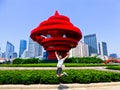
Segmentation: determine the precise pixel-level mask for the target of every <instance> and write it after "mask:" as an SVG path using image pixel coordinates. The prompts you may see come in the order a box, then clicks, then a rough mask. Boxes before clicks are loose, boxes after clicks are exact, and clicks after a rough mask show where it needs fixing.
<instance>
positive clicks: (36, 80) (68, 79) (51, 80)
mask: <svg viewBox="0 0 120 90" xmlns="http://www.w3.org/2000/svg"><path fill="white" fill-rule="evenodd" d="M65 72H67V73H68V76H63V77H61V78H58V77H57V76H56V71H55V70H0V84H58V83H60V82H61V83H96V82H114V81H120V73H114V72H106V71H98V70H65Z"/></svg>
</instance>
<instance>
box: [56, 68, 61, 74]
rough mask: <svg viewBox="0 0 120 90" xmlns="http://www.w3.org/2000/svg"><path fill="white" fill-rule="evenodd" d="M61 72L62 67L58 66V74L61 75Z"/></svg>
mask: <svg viewBox="0 0 120 90" xmlns="http://www.w3.org/2000/svg"><path fill="white" fill-rule="evenodd" d="M61 72H62V68H60V67H58V68H57V72H56V74H57V75H60V74H61Z"/></svg>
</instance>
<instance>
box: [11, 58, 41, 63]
mask: <svg viewBox="0 0 120 90" xmlns="http://www.w3.org/2000/svg"><path fill="white" fill-rule="evenodd" d="M39 62H42V60H40V59H39V58H29V59H22V58H16V59H15V60H13V64H33V63H39Z"/></svg>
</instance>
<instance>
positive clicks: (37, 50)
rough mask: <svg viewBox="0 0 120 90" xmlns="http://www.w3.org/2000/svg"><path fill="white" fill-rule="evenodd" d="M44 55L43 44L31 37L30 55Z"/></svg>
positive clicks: (31, 56)
mask: <svg viewBox="0 0 120 90" xmlns="http://www.w3.org/2000/svg"><path fill="white" fill-rule="evenodd" d="M41 55H42V46H41V45H40V44H38V43H37V42H34V41H33V40H32V39H31V38H29V44H28V57H30V58H33V57H38V56H41Z"/></svg>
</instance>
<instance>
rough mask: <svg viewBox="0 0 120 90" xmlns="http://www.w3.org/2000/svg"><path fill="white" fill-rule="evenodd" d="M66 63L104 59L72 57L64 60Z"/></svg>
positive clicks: (99, 61)
mask: <svg viewBox="0 0 120 90" xmlns="http://www.w3.org/2000/svg"><path fill="white" fill-rule="evenodd" d="M65 62H66V63H103V62H104V61H103V60H102V59H100V58H96V57H72V58H68V59H67V60H65Z"/></svg>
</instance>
